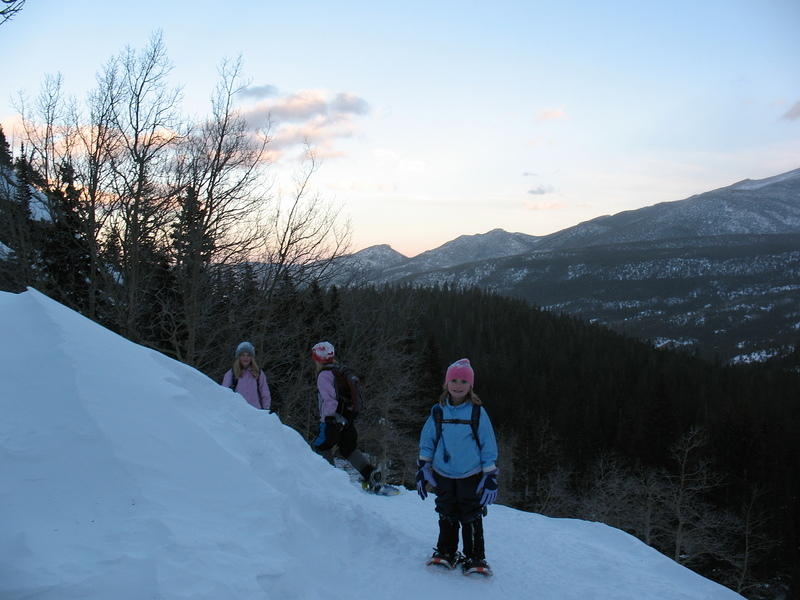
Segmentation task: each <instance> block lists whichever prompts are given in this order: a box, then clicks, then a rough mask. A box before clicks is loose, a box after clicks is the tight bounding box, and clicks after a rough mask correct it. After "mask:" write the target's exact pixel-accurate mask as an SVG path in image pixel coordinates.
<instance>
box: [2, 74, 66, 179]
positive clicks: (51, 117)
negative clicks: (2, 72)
mask: <svg viewBox="0 0 800 600" xmlns="http://www.w3.org/2000/svg"><path fill="white" fill-rule="evenodd" d="M15 106H16V108H17V110H18V112H19V114H20V117H21V119H22V129H23V137H24V140H25V147H26V151H27V155H28V156H27V160H28V162H29V163H30V165H31V167H32V168H33V170H34V171H35V172H36V174H37V175H38V176H39V177H40V178H41V179H42V181H44V183H45V185H46V186H48V187H56V186H58V177H57V172H58V166H59V164H60V163H61V161H62V160H63V158H64V156H65V154H66V146H67V145H68V144H67V140H65V116H66V108H65V102H64V97H63V92H62V78H61V74H60V73H59V74H56V75H46V76H45V79H44V81H43V82H42V86H41V88H40V90H39V94H38V96H37V97H36V101H35V103H34V104H33V106H30V104H29V102H28V100H27V98H26V97H25V95H24V94H22V93H20V94H19V95H18V97H17V100H16V102H15Z"/></svg>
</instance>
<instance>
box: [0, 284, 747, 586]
mask: <svg viewBox="0 0 800 600" xmlns="http://www.w3.org/2000/svg"><path fill="white" fill-rule="evenodd" d="M0 331H2V332H3V334H2V337H1V338H0V473H2V482H3V483H2V485H1V486H0V598H3V599H4V600H11V599H22V598H37V599H38V600H50V599H59V600H69V599H82V600H85V599H109V598H112V599H115V600H119V599H143V598H166V599H172V598H192V599H206V598H207V599H214V600H220V599H226V598H231V599H238V598H242V599H248V600H249V599H254V598H276V599H277V598H280V599H286V598H304V599H306V598H307V599H309V600H311V599H335V598H348V599H352V600H361V599H364V600H366V599H370V600H373V599H375V598H381V599H384V598H403V599H414V600H423V599H427V598H432V599H433V598H436V599H441V598H444V597H452V596H454V597H457V598H459V599H460V600H472V599H475V600H478V599H480V600H490V599H493V598H503V599H504V600H506V599H508V598H537V599H541V600H549V599H552V600H556V599H558V600H567V599H576V600H578V599H580V600H585V599H589V598H598V599H599V598H614V599H615V600H624V599H631V600H634V599H635V600H645V599H653V600H655V599H658V600H670V599H675V600H677V599H681V600H683V599H685V600H724V599H728V598H740V596H738V595H737V594H735V593H733V592H731V591H729V590H727V589H725V588H723V587H721V586H719V585H717V584H715V583H713V582H710V581H708V580H706V579H704V578H702V577H700V576H699V575H696V574H694V573H692V572H691V571H689V570H687V569H684V568H683V567H681V566H679V565H677V564H676V563H674V562H672V561H671V560H669V559H667V558H666V557H664V556H662V555H660V554H659V553H657V552H656V551H654V550H652V549H650V548H648V547H647V546H645V545H644V544H642V543H641V542H639V541H638V540H636V539H635V538H633V537H631V536H629V535H627V534H625V533H623V532H620V531H617V530H614V529H612V528H610V527H607V526H604V525H601V524H597V523H589V522H584V521H574V520H557V519H548V518H545V517H542V516H539V515H535V514H529V513H523V512H520V511H516V510H512V509H509V508H506V507H503V506H496V507H493V508H492V509H491V511H490V514H489V517H488V519H487V522H486V535H487V551H488V555H489V559H490V561H491V562H492V564H493V566H494V567H495V570H496V576H495V577H494V578H492V579H489V580H481V579H478V580H475V579H468V578H465V577H463V576H461V575H460V574H458V573H456V572H451V573H446V572H438V571H429V570H426V568H425V567H423V566H422V563H423V561H424V559H425V557H426V556H427V555H428V554H429V552H430V548H431V546H432V544H433V543H434V541H435V536H436V517H435V513H434V512H433V504H432V502H431V501H430V499H429V500H428V501H426V502H424V503H423V502H421V501H420V500H419V498H418V497H417V496H416V494H414V493H411V492H406V493H403V494H401V495H400V496H398V497H394V498H384V497H376V496H371V495H367V494H365V493H363V492H361V491H360V489H358V488H356V487H354V486H353V484H351V483H350V481H349V479H348V477H347V475H346V474H345V473H344V472H342V471H338V470H336V469H333V468H332V467H329V466H328V464H327V463H326V462H325V461H324V460H322V459H321V458H320V457H318V456H316V455H315V454H313V453H312V452H311V451H310V450H309V449H308V446H307V445H306V443H305V442H304V441H303V440H302V439H301V437H300V436H299V435H298V434H297V433H296V432H294V431H293V430H291V429H289V428H287V427H284V426H283V425H281V423H280V421H279V419H278V417H277V415H269V414H265V413H264V412H260V411H256V410H254V409H252V408H251V407H250V406H249V405H248V404H247V403H246V402H245V401H244V400H243V399H241V398H240V397H239V396H238V395H236V394H233V393H232V392H231V391H230V390H228V389H225V388H222V387H220V386H218V385H217V384H216V383H214V382H213V381H211V380H209V379H208V378H207V377H205V376H204V375H202V374H201V373H199V372H197V371H195V370H193V369H191V368H189V367H187V366H185V365H182V364H180V363H178V362H176V361H173V360H171V359H168V358H166V357H164V356H162V355H160V354H158V353H157V352H155V351H152V350H149V349H146V348H143V347H141V346H137V345H135V344H133V343H131V342H128V341H127V340H125V339H123V338H121V337H119V336H117V335H115V334H113V333H111V332H109V331H108V330H105V329H103V328H102V327H100V326H99V325H97V324H95V323H92V322H91V321H89V320H87V319H85V318H83V317H81V316H80V315H78V314H77V313H75V312H73V311H71V310H69V309H67V308H65V307H63V306H61V305H59V304H57V303H56V302H54V301H52V300H50V299H48V298H47V297H45V296H43V295H41V294H40V293H38V292H36V291H33V290H29V291H28V292H25V293H23V294H19V295H14V294H8V293H0Z"/></svg>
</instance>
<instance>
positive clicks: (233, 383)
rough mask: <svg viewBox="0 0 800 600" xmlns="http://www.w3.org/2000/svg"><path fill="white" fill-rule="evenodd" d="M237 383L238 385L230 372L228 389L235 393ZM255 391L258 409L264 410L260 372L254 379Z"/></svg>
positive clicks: (237, 380) (236, 378) (236, 379)
mask: <svg viewBox="0 0 800 600" xmlns="http://www.w3.org/2000/svg"><path fill="white" fill-rule="evenodd" d="M237 383H239V379H238V377H236V375H234V374H233V371H231V384H230V386H228V387H230V388H231V389H232V390H233V391H234V392H235V391H236V384H237ZM256 391H257V392H258V407H259V408H260V409H261V410H266V409H265V408H264V398H263V397H262V396H261V372H259V374H258V377H256Z"/></svg>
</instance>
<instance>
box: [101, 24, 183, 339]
mask: <svg viewBox="0 0 800 600" xmlns="http://www.w3.org/2000/svg"><path fill="white" fill-rule="evenodd" d="M118 60H119V66H120V76H119V80H118V81H117V83H118V84H119V89H118V92H117V94H118V98H119V101H118V102H116V103H114V104H113V105H112V106H113V113H112V124H113V127H114V128H115V129H116V130H117V132H118V134H119V142H120V151H119V152H118V153H115V154H113V155H112V157H111V158H112V160H111V166H112V169H113V194H114V196H115V198H116V202H117V209H116V210H115V212H114V215H113V217H112V219H111V222H110V226H111V230H112V235H113V236H115V237H116V238H118V239H119V241H120V253H121V257H120V259H121V264H120V269H121V274H120V275H121V281H122V284H123V289H124V297H122V298H120V299H119V300H120V302H119V306H120V308H121V310H122V314H121V315H120V325H121V327H122V330H123V332H124V333H125V335H127V336H128V337H130V338H132V339H141V331H140V322H141V319H142V315H143V311H144V308H145V307H144V306H143V302H142V298H143V294H144V289H145V287H146V285H147V284H148V280H149V278H150V273H149V271H148V264H149V263H152V261H153V254H154V253H155V252H156V251H157V250H158V249H159V248H163V247H164V246H165V245H166V239H165V238H166V227H165V225H166V223H167V221H168V219H169V214H170V211H169V208H170V203H171V202H172V201H173V200H174V196H173V194H174V192H175V190H171V189H170V188H169V187H168V185H167V173H168V168H169V163H170V151H171V150H172V149H173V147H174V145H175V144H176V143H177V142H178V141H179V140H180V139H181V133H180V129H181V124H180V121H179V118H178V114H177V108H178V103H179V100H180V91H179V90H178V89H176V88H172V87H170V86H169V82H168V76H169V73H170V70H171V65H170V62H169V60H168V58H167V54H166V48H165V46H164V41H163V38H162V36H161V34H160V33H156V34H154V35H153V36H152V38H151V39H150V42H149V44H148V45H147V46H146V47H145V48H144V49H143V50H142V51H139V52H137V51H135V50H134V49H132V48H130V47H129V48H126V50H125V51H124V52H123V53H122V55H121V56H120V57H119V59H118Z"/></svg>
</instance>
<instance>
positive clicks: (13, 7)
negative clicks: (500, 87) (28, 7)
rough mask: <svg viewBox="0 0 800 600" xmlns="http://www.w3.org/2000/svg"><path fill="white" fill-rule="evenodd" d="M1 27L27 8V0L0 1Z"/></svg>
mask: <svg viewBox="0 0 800 600" xmlns="http://www.w3.org/2000/svg"><path fill="white" fill-rule="evenodd" d="M0 2H2V4H0V25H2V24H3V23H5V22H6V21H10V20H11V19H12V18H13V17H14V16H15V15H17V14H19V12H20V11H21V10H22V7H23V6H25V0H0Z"/></svg>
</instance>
